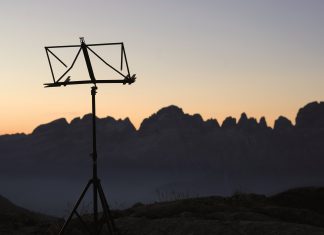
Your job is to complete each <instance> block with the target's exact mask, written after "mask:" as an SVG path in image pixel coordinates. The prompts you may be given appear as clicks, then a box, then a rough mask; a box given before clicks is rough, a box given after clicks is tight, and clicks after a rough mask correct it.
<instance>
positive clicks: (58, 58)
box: [47, 49, 67, 67]
mask: <svg viewBox="0 0 324 235" xmlns="http://www.w3.org/2000/svg"><path fill="white" fill-rule="evenodd" d="M47 50H48V51H49V52H50V53H51V54H52V55H53V56H54V57H55V58H56V59H57V60H58V61H60V62H61V63H62V64H63V65H64V66H65V67H67V65H66V64H64V62H63V61H62V60H61V59H60V58H58V57H57V56H56V55H55V54H54V53H53V52H52V51H51V50H50V49H47Z"/></svg>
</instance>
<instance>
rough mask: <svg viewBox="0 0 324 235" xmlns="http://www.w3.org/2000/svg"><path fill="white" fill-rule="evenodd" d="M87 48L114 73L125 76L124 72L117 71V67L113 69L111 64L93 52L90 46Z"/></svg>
mask: <svg viewBox="0 0 324 235" xmlns="http://www.w3.org/2000/svg"><path fill="white" fill-rule="evenodd" d="M88 49H89V50H90V51H91V52H92V53H93V54H95V55H96V56H97V57H98V58H99V59H100V60H101V61H102V62H104V63H105V64H106V65H107V66H109V67H110V68H111V69H113V70H114V71H115V72H116V73H118V74H120V75H121V76H123V77H125V75H124V74H122V73H121V72H119V71H118V70H117V69H115V68H114V67H113V66H111V65H110V64H108V63H107V62H106V61H105V60H104V59H103V58H101V57H100V56H99V55H98V54H97V53H96V52H94V51H93V50H92V49H91V48H89V47H88Z"/></svg>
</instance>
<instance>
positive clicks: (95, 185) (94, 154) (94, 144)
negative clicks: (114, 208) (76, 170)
mask: <svg viewBox="0 0 324 235" xmlns="http://www.w3.org/2000/svg"><path fill="white" fill-rule="evenodd" d="M96 93H97V87H96V86H93V87H91V97H92V160H93V168H92V170H93V176H92V178H93V218H94V231H95V234H96V235H97V233H98V174H97V133H96V132H97V130H96V129H97V128H96Z"/></svg>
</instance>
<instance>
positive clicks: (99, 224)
mask: <svg viewBox="0 0 324 235" xmlns="http://www.w3.org/2000/svg"><path fill="white" fill-rule="evenodd" d="M80 42H81V44H80V45H66V46H49V47H45V51H46V55H47V59H48V63H49V66H50V70H51V74H52V78H53V83H45V84H44V86H45V87H60V86H69V85H80V84H92V85H93V86H92V87H91V101H92V153H91V156H92V173H93V174H92V178H91V179H90V180H89V181H88V183H87V185H86V186H85V188H84V190H83V191H82V193H81V195H80V197H79V199H78V200H77V202H76V204H75V206H74V208H73V210H72V212H71V214H70V215H69V217H68V219H67V220H66V222H65V223H64V225H63V227H62V229H61V230H60V232H59V235H63V234H64V233H65V231H66V228H67V227H68V225H69V224H70V222H71V220H72V218H73V216H74V215H76V216H77V217H78V219H79V220H80V222H81V224H82V225H83V226H84V228H85V229H86V231H87V232H88V233H89V234H90V235H99V234H100V233H101V231H102V228H103V227H104V225H106V226H107V229H108V232H109V234H110V235H115V234H117V230H116V226H115V223H114V220H113V218H112V216H111V212H110V209H109V206H108V202H107V199H106V196H105V194H104V191H103V189H102V186H101V183H100V179H99V178H98V174H97V137H96V93H97V89H98V88H97V84H99V83H122V84H124V85H125V84H132V83H134V82H135V80H136V75H135V74H133V75H132V76H131V75H130V72H129V67H128V62H127V57H126V52H125V48H124V43H122V42H117V43H100V44H86V43H85V41H84V38H83V37H81V38H80ZM96 46H120V47H121V57H120V58H121V65H120V71H119V70H118V69H116V68H115V67H113V66H112V65H110V64H109V63H108V62H106V61H105V60H104V59H103V58H102V57H100V56H99V55H98V54H97V53H96V52H95V51H93V50H92V49H91V47H96ZM69 47H79V50H78V52H77V54H76V56H75V58H74V60H73V62H72V64H71V66H70V67H68V66H67V65H66V64H65V63H64V62H63V61H62V60H61V59H60V58H59V57H58V56H57V55H55V54H54V53H53V52H52V51H51V49H54V48H69ZM81 51H82V53H83V55H84V59H85V62H86V65H87V69H88V73H89V77H90V80H85V81H83V80H81V81H71V77H70V76H68V77H65V76H66V75H67V74H68V72H69V71H70V70H71V69H72V68H73V66H74V64H75V62H76V60H77V59H78V57H79V55H80V53H81ZM88 51H90V52H91V53H92V54H94V55H95V56H96V57H98V58H99V59H100V60H101V61H102V62H103V63H104V64H106V65H107V66H108V67H109V68H111V69H112V70H113V71H115V72H116V73H117V74H119V75H120V76H122V79H119V80H113V79H111V80H97V79H96V78H95V75H94V72H93V68H92V65H91V60H90V57H89V53H88ZM50 56H52V57H54V58H55V59H57V60H58V61H59V62H60V63H61V64H62V65H63V66H65V67H66V68H67V70H66V71H65V72H64V73H63V74H62V75H61V76H60V77H59V78H56V77H55V76H54V71H53V66H52V62H51V59H50ZM124 61H125V65H126V69H127V73H126V74H123V73H121V71H122V69H123V64H124ZM63 78H65V80H64V81H62V79H63ZM91 185H92V186H93V228H91V227H89V226H88V224H87V223H86V222H85V221H84V220H83V218H82V217H81V215H80V214H79V213H78V211H77V209H78V207H79V205H80V203H81V201H82V200H83V198H84V196H85V194H86V192H87V191H88V189H89V188H90V186H91ZM98 195H99V198H98ZM98 199H99V200H100V202H101V206H102V210H103V211H102V216H101V218H99V214H98Z"/></svg>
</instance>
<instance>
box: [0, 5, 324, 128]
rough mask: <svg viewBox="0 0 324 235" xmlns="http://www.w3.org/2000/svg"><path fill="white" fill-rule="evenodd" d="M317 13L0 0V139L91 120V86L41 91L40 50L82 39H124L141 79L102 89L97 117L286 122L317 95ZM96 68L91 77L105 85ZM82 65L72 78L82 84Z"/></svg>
mask: <svg viewBox="0 0 324 235" xmlns="http://www.w3.org/2000/svg"><path fill="white" fill-rule="evenodd" d="M323 12H324V1H322V0H244V1H242V0H200V1H198V0H196V1H192V0H186V1H184V0H172V1H171V0H163V1H162V0H160V1H157V0H119V1H111V0H106V1H104V0H91V1H86V0H79V1H76V0H69V1H63V0H56V1H49V0H28V1H18V0H10V1H9V0H4V1H1V2H0V14H1V21H0V30H1V39H0V41H1V53H0V66H1V67H0V68H1V69H0V79H1V86H0V100H1V101H0V110H1V115H0V134H6V133H8V134H12V133H18V132H19V133H20V132H24V133H31V132H32V131H33V129H34V128H35V127H37V126H38V125H39V124H43V123H47V122H50V121H52V120H55V119H58V118H61V117H65V118H66V119H67V120H68V121H70V120H71V119H73V118H74V117H79V116H83V115H85V114H87V113H90V111H91V96H90V85H82V86H69V87H60V88H46V89H45V88H43V84H44V83H46V82H51V80H52V78H51V74H50V70H49V66H48V62H47V58H46V54H45V50H44V46H53V45H69V44H79V37H80V36H83V37H85V41H86V43H89V44H90V43H103V42H124V44H125V49H126V53H127V58H128V62H129V66H130V70H131V73H135V74H136V75H137V78H138V80H137V81H136V83H134V84H133V85H130V86H128V85H127V86H123V85H120V84H103V85H100V86H99V88H98V94H97V115H98V116H99V117H106V116H112V117H114V118H116V119H119V118H126V117H129V118H130V119H131V121H132V122H133V123H134V125H135V126H136V127H137V128H138V127H139V125H140V123H141V121H142V120H143V119H144V118H146V117H148V116H150V115H151V114H153V113H155V112H157V111H158V110H159V109H160V108H162V107H165V106H168V105H171V104H174V105H177V106H179V107H181V108H182V109H183V110H184V112H185V113H189V114H194V113H200V114H201V115H202V117H203V118H204V119H205V120H206V119H209V118H216V119H217V120H218V121H219V122H220V123H221V122H222V121H223V120H224V118H225V117H227V116H233V117H236V118H239V117H240V114H241V113H242V112H246V113H247V115H248V116H249V117H251V116H252V117H255V118H257V119H259V118H260V117H261V116H265V117H266V120H267V122H268V124H269V125H271V126H272V125H273V122H274V120H275V119H276V118H278V116H279V115H283V116H286V117H288V118H289V119H290V120H292V122H294V120H295V117H296V113H297V111H298V109H299V108H300V107H302V106H304V105H305V104H307V103H308V102H311V101H322V100H324V79H323V76H324V46H323V43H324V27H323V23H324V14H323ZM73 53H74V52H73ZM73 53H71V54H73ZM105 53H106V52H105ZM67 54H69V53H67ZM108 54H109V53H108ZM113 54H114V53H112V54H111V55H113ZM97 62H98V61H93V64H94V70H95V71H94V72H95V74H96V75H98V76H99V75H100V76H102V78H103V79H110V78H113V75H112V74H111V72H110V71H106V70H105V68H103V66H100V65H97V64H99V63H100V62H98V63H97ZM96 66H97V67H96ZM82 69H85V67H84V66H82V65H81V64H80V66H79V67H76V68H75V70H76V71H77V72H75V71H74V73H75V76H74V77H73V78H76V79H78V77H77V76H80V77H82V76H85V78H86V76H87V73H86V71H84V72H83V70H82ZM106 76H107V77H106ZM110 76H112V77H110ZM80 79H81V78H80Z"/></svg>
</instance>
